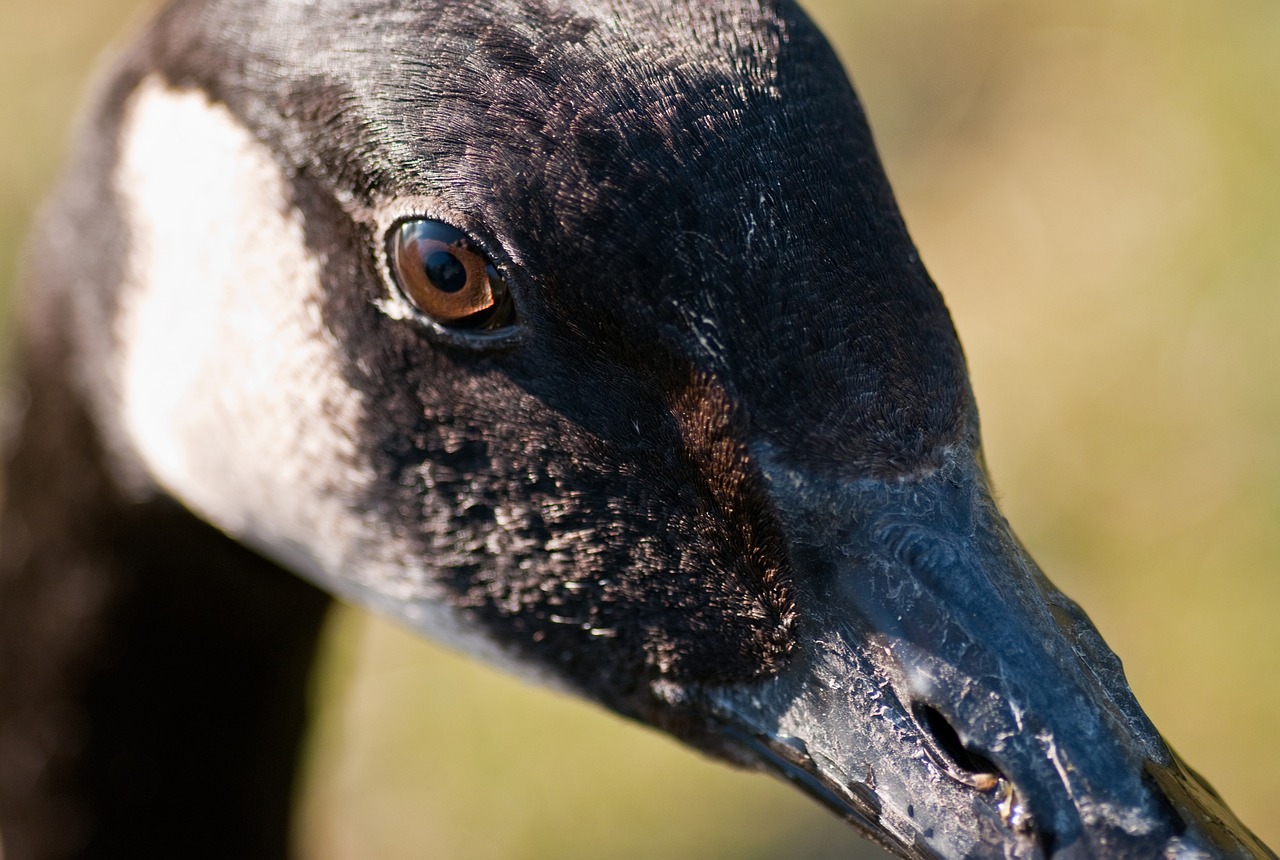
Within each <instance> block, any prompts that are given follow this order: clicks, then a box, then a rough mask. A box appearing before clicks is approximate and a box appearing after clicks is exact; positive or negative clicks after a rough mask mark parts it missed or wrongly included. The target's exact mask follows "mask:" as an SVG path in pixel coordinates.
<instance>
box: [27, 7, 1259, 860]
mask: <svg viewBox="0 0 1280 860" xmlns="http://www.w3.org/2000/svg"><path fill="white" fill-rule="evenodd" d="M89 129H90V133H89V135H88V136H87V138H86V142H85V144H84V146H83V148H82V150H81V152H80V154H79V155H78V157H77V159H76V161H75V166H74V167H73V170H72V172H71V173H70V174H69V177H68V180H67V182H66V184H65V185H64V191H63V193H62V194H61V195H60V197H59V198H58V200H57V201H56V202H55V204H54V205H53V206H52V207H51V208H50V209H49V211H48V213H47V214H46V218H45V221H44V229H43V232H42V234H41V239H40V242H39V244H38V246H37V251H36V256H37V258H38V262H37V266H38V267H39V269H40V271H41V275H40V280H41V281H42V282H43V283H45V284H49V285H55V286H53V287H51V288H50V289H48V290H46V291H45V292H43V293H42V294H41V295H39V296H37V297H36V299H35V301H36V304H37V307H36V312H35V318H36V319H38V320H40V321H41V322H42V325H44V326H45V327H46V328H47V329H49V330H53V329H56V328H60V327H69V328H70V330H71V331H72V332H74V338H73V340H74V342H75V343H77V344H78V347H77V349H78V352H77V354H76V355H75V356H74V361H75V362H76V364H77V376H78V378H79V379H80V380H81V382H82V384H83V386H84V390H85V392H86V396H87V397H88V398H89V400H90V401H91V406H92V409H93V411H94V413H95V415H96V416H97V420H98V423H99V426H100V427H101V428H102V431H103V433H104V434H105V437H106V439H107V441H108V443H109V444H110V446H111V449H112V451H113V452H114V457H115V462H116V469H117V472H118V474H119V476H120V480H121V481H122V482H123V483H126V484H127V485H128V486H130V487H132V488H133V491H134V492H135V493H137V494H140V495H144V494H147V493H154V492H163V493H167V494H170V495H172V496H174V497H175V498H176V499H178V500H180V501H181V502H182V503H183V504H185V505H187V506H188V507H189V508H191V509H192V510H193V511H195V512H196V513H197V514H199V515H200V516H202V517H204V518H206V519H207V520H209V521H210V522H211V523H213V524H215V525H217V526H218V527H219V528H221V529H223V530H224V531H226V532H227V533H228V534H230V535H232V536H234V537H236V538H237V539H239V540H242V541H244V542H245V543H246V544H248V545H250V546H252V547H254V548H256V549H258V550H260V551H262V552H263V553H265V554H266V555H268V556H270V557H272V558H274V559H276V560H278V561H279V562H281V563H282V564H284V565H286V566H288V567H290V568H291V569H293V570H295V571H297V572H298V573H299V574H301V575H303V576H306V577H308V578H310V579H312V580H313V581H315V582H317V583H319V584H320V585H322V586H323V587H325V588H327V589H329V590H331V591H333V592H334V593H337V594H340V595H343V596H345V597H347V598H349V599H351V600H353V601H356V602H358V603H361V604H364V605H367V606H370V607H372V608H374V609H376V610H378V611H380V612H383V613H385V614H388V615H390V616H392V617H395V618H398V619H400V620H401V621H403V622H405V623H406V624H408V625H410V626H412V627H414V628H416V629H419V630H421V631H422V632H423V633H425V634H427V635H430V636H434V637H437V638H439V639H442V640H444V641H446V642H448V643H450V644H452V645H454V646H455V647H458V648H460V649H462V650H465V651H468V652H471V653H474V654H476V655H478V656H481V657H483V658H485V659H489V660H492V661H495V662H497V663H500V664H502V665H505V666H508V667H510V668H512V669H514V670H516V671H518V672H520V673H522V674H524V675H526V676H532V677H536V678H538V679H541V680H543V681H545V682H547V683H550V684H553V685H556V686H560V687H563V688H566V689H568V690H571V691H573V692H575V693H577V694H580V695H582V696H585V697H587V698H589V699H592V700H594V701H597V702H599V703H601V704H603V705H605V706H606V707H609V708H611V709H613V710H615V711H617V712H619V713H621V714H624V715H627V716H629V717H633V718H635V719H637V720H641V721H644V722H647V723H650V724H653V725H655V726H657V727H659V728H661V729H663V730H665V731H667V732H669V733H671V734H673V735H675V736H676V737H678V738H680V739H682V740H684V741H686V742H687V743H690V744H692V745H694V746H697V747H699V748H701V749H703V750H705V751H707V752H709V753H711V754H712V755H715V756H718V757H721V758H723V759H726V760H729V761H731V762H734V763H737V764H741V765H746V766H749V767H756V768H760V769H763V770H767V771H770V772H772V773H774V774H776V775H779V776H781V777H783V778H785V779H788V780H790V781H792V782H794V783H795V784H796V785H797V786H798V787H800V788H801V789H802V790H804V791H806V792H808V793H809V794H811V795H813V796H814V797H815V798H817V799H818V800H820V801H821V802H822V803H824V804H826V805H827V806H829V807H830V808H831V809H832V810H834V811H835V812H836V813H837V814H839V815H841V816H843V817H844V818H846V819H847V820H848V821H849V822H850V823H851V824H852V825H853V826H854V827H856V828H857V829H858V830H859V831H861V832H862V833H863V834H864V835H866V836H868V837H869V838H871V839H873V840H875V841H877V842H879V843H881V844H883V845H885V846H886V847H888V848H889V849H891V850H893V851H895V852H897V853H898V854H899V855H901V856H903V857H918V858H932V857H1064V858H1065V857H1088V856H1117V857H1119V856H1168V857H1199V856H1224V857H1226V856H1231V857H1237V856H1238V857H1251V856H1271V855H1270V854H1269V852H1268V851H1267V849H1266V848H1265V846H1262V845H1261V844H1260V843H1259V842H1258V841H1257V840H1256V838H1255V837H1253V835H1252V834H1251V833H1249V831H1248V830H1247V829H1246V828H1245V827H1244V826H1243V825H1241V824H1240V823H1239V822H1238V821H1237V820H1236V819H1235V818H1234V816H1233V815H1232V814H1231V813H1230V811H1229V810H1227V809H1226V808H1225V806H1224V805H1223V804H1222V803H1221V801H1220V800H1219V799H1218V798H1217V796H1216V795H1215V794H1214V793H1213V791H1212V790H1211V789H1210V788H1209V787H1208V786H1207V785H1206V784H1205V783H1204V782H1203V781H1201V780H1200V779H1199V777H1197V776H1196V775H1195V774H1194V773H1193V772H1192V771H1190V770H1189V769H1188V768H1186V767H1185V766H1184V765H1183V764H1182V763H1181V762H1180V761H1179V759H1178V758H1177V756H1176V755H1175V754H1174V753H1172V752H1171V751H1170V749H1169V748H1168V746H1167V745H1166V744H1165V743H1164V741H1163V740H1162V739H1161V737H1160V735H1159V734H1158V732H1157V731H1156V730H1155V728H1154V727H1153V726H1152V725H1151V723H1150V721H1149V720H1148V719H1147V718H1146V716H1145V715H1144V714H1143V712H1142V710H1141V708H1140V707H1139V706H1138V704H1137V702H1136V701H1135V700H1134V698H1133V696H1132V694H1131V693H1130V691H1129V688H1128V685H1127V683H1126V681H1125V679H1124V675H1123V672H1122V670H1121V667H1120V664H1119V661H1118V660H1117V659H1116V657H1115V656H1114V655H1113V654H1112V653H1111V652H1110V651H1109V650H1108V648H1107V647H1106V645H1105V644H1104V643H1103V641H1102V640H1101V638H1100V637H1099V635H1098V634H1097V632H1096V631H1095V630H1094V628H1093V626H1092V625H1091V624H1090V623H1089V621H1088V619H1087V618H1086V617H1085V615H1084V614H1083V613H1082V612H1081V611H1080V609H1079V608H1078V607H1077V606H1076V605H1075V604H1074V603H1072V602H1071V601H1070V600H1069V599H1067V598H1066V597H1065V596H1063V595H1062V594H1061V593H1060V592H1058V591H1057V590H1056V589H1055V588H1054V587H1053V586H1052V584H1051V583H1050V582H1049V581H1048V580H1047V579H1046V578H1045V577H1044V575H1043V574H1042V573H1041V572H1040V571H1039V569H1038V568H1037V567H1036V566H1035V563H1034V562H1033V561H1032V560H1031V558H1030V557H1029V556H1028V554H1027V553H1026V551H1025V550H1024V548H1023V547H1022V546H1021V544H1020V543H1019V542H1018V540H1017V538H1016V537H1015V536H1014V534H1013V533H1012V531H1011V530H1010V528H1009V526H1008V524H1007V523H1006V522H1005V520H1004V518H1003V517H1002V516H1001V514H1000V512H999V510H998V508H997V506H996V504H995V502H994V501H993V499H992V495H991V491H990V488H989V484H988V481H987V478H986V473H985V468H984V465H983V461H982V452H981V441H980V434H979V425H978V417H977V411H976V408H975V405H974V400H973V396H972V393H971V390H970V388H969V384H968V380H967V372H966V368H965V363H964V357H963V354H962V351H961V348H960V345H959V341H958V339H957V336H956V333H955V331H954V328H953V326H952V323H951V320H950V318H949V315H948V313H947V310H946V308H945V306H944V304H943V302H942V299H941V297H940V295H939V294H938V292H937V290H936V288H935V287H934V286H933V284H932V283H931V281H930V279H929V277H928V275H927V273H926V271H925V269H924V267H923V266H922V265H921V263H920V260H919V257H918V255H917V254H916V252H915V249H914V248H913V246H912V243H911V241H910V238H909V237H908V235H907V231H906V229H905V227H904V225H903V222H902V219H901V217H900V215H899V213H898V210H897V208H896V204H895V202H894V199H893V196H892V193H891V191H890V189H889V186H888V183H887V181H886V179H885V177H884V175H883V171H882V170H881V167H880V165H879V162H878V159H877V156H876V153H875V149H874V146H873V143H872V140H871V135H870V132H869V130H868V128H867V125H866V121H865V119H864V117H863V114H862V110H861V108H860V106H859V104H858V101H857V98H856V96H855V95H854V93H853V91H852V89H851V88H850V85H849V83H848V82H847V80H846V78H845V75H844V72H843V71H842V69H841V67H840V65H839V63H838V61H837V60H836V58H835V57H834V55H833V54H832V52H831V50H830V49H829V47H828V46H827V45H826V43H825V41H824V40H823V39H822V37H821V35H820V34H819V33H818V32H817V30H816V29H815V28H814V26H813V25H812V23H811V22H809V20H808V19H807V18H806V17H805V16H804V15H803V13H801V12H800V11H799V10H798V9H797V8H796V7H795V6H794V5H792V4H790V3H786V2H780V3H765V4H761V3H758V2H757V3H751V2H737V1H736V0H726V2H722V3H716V4H702V3H683V2H675V3H671V4H667V5H664V6H662V7H656V6H653V5H651V4H648V3H641V2H614V3H603V2H601V3H594V2H568V0H565V2H559V0H523V2H514V0H478V2H469V3H465V4H464V3H443V2H425V0H422V1H421V2H411V3H404V2H398V3H391V2H383V1H382V0H370V2H363V3H356V4H353V3H340V2H332V0H317V2H311V3H305V4H304V3H296V2H284V0H271V1H270V2H259V0H255V2H248V0H202V2H180V3H177V4H174V5H173V6H171V7H170V8H169V9H167V10H166V11H165V12H164V13H162V14H161V15H160V16H159V18H158V19H157V20H156V22H155V23H154V25H153V26H152V27H151V28H150V29H149V30H148V31H147V33H146V34H145V35H144V36H143V37H142V38H141V39H140V40H139V41H138V42H137V43H136V44H135V45H134V46H133V47H132V48H131V49H130V50H129V51H127V52H126V53H125V54H124V55H123V57H122V58H121V59H120V61H119V62H118V63H117V66H116V68H115V69H114V71H113V73H112V75H111V77H110V78H109V79H108V80H107V82H106V84H105V85H104V86H103V88H102V91H101V98H100V100H99V104H98V107H97V109H96V111H95V113H94V114H93V116H92V117H91V120H90V124H89ZM69 230H70V231H74V234H75V236H76V247H75V248H74V249H73V250H69V249H67V247H66V237H67V235H68V231H69Z"/></svg>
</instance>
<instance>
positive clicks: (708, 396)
mask: <svg viewBox="0 0 1280 860" xmlns="http://www.w3.org/2000/svg"><path fill="white" fill-rule="evenodd" d="M156 97H157V99H161V102H160V104H164V99H166V97H168V96H166V95H164V93H161V95H160V96H156ZM182 104H183V105H192V102H189V101H184V102H182ZM195 113H196V114H202V113H205V111H202V110H201V111H195ZM170 115H177V114H170ZM140 122H141V120H140ZM210 131H212V129H210ZM192 139H196V138H192ZM198 139H200V141H202V142H207V141H211V139H216V136H215V134H210V136H207V137H200V138H198ZM143 155H146V154H143ZM152 165H156V166H159V165H157V164H156V163H155V161H151V160H150V159H146V157H142V156H140V161H138V166H141V168H146V169H147V170H150V168H151V166H152ZM147 170H143V171H141V173H140V174H138V175H140V177H141V178H143V182H145V180H146V175H147ZM154 173H155V174H160V173H161V171H160V170H159V169H156V170H155V171H154ZM168 178H169V179H179V178H180V179H186V178H187V177H186V174H178V175H169V177H168ZM173 187H177V188H179V189H180V188H182V186H180V183H178V184H175V186H165V187H163V188H160V189H156V191H157V193H164V192H166V191H169V189H170V188H173ZM201 191H204V192H206V193H205V195H202V196H198V197H196V198H198V200H202V201H209V200H216V198H218V196H216V188H201ZM191 198H192V197H189V196H188V200H191ZM431 220H439V219H431ZM197 223H198V221H197ZM108 227H110V225H108ZM184 227H186V225H184ZM308 227H310V224H308ZM392 227H394V225H392ZM412 229H415V230H420V229H422V228H421V225H419V224H415V225H412ZM433 229H435V228H433ZM392 233H394V235H396V237H397V239H396V241H401V242H403V233H404V230H403V229H401V228H398V227H394V230H392ZM392 233H389V235H390V234H392ZM197 235H198V237H200V238H205V237H214V238H216V234H215V233H197ZM428 238H430V241H439V234H431V235H430V237H428ZM389 241H390V239H389ZM452 241H453V239H451V242H452ZM413 242H417V243H421V242H422V234H420V233H417V234H415V238H413ZM155 244H156V246H157V247H160V248H161V250H164V246H165V243H163V242H155ZM169 247H172V244H170V246H169ZM215 247H216V246H215ZM397 247H398V246H397ZM195 251H197V252H198V251H201V250H200V248H196V250H195ZM197 259H200V260H201V265H204V264H205V262H209V264H216V262H218V261H216V260H205V259H202V257H197ZM102 260H105V257H100V260H99V261H102ZM179 262H182V261H179ZM186 265H191V259H189V257H188V259H187V260H186ZM392 296H394V294H392ZM186 298H187V297H184V301H186ZM192 298H198V297H192ZM401 298H403V297H401ZM383 310H384V311H385V312H388V314H393V312H396V308H394V307H390V306H385V305H384V307H383ZM138 312H140V314H146V311H145V310H143V311H138ZM399 312H401V314H402V315H404V307H403V305H401V307H399ZM401 321H403V320H401ZM143 323H145V320H143ZM142 328H146V325H143V326H142ZM152 333H154V334H159V333H157V331H155V330H154V329H152ZM165 334H168V333H165ZM184 334H186V333H184ZM191 334H192V335H197V334H198V333H196V331H192V333H191ZM143 342H145V340H143ZM197 343H198V340H197V339H195V338H192V339H189V340H188V342H187V346H188V347H189V346H196V344H197ZM931 343H936V342H934V340H933V339H931ZM134 361H136V362H137V363H138V365H145V366H146V367H148V369H154V367H155V366H156V365H155V363H154V362H150V361H143V360H141V358H137V360H134ZM321 381H323V380H321ZM699 385H700V384H699ZM147 392H154V389H152V388H145V389H143V390H142V393H143V394H146V393H147ZM691 397H694V398H695V401H698V402H700V403H708V402H716V401H717V398H722V397H723V395H721V394H718V393H716V392H713V390H712V392H703V393H699V394H695V395H691ZM140 408H142V407H140ZM147 408H160V410H163V408H164V404H163V403H161V404H159V406H157V404H154V403H152V404H150V406H148V407H147ZM143 411H146V410H143ZM673 415H677V418H678V410H677V411H675V412H673ZM595 417H599V416H595ZM141 424H142V425H145V424H146V421H142V422H141ZM713 430H714V427H713ZM717 439H718V436H717ZM463 442H465V440H463ZM157 449H159V448H157ZM460 450H462V452H463V453H465V454H467V452H466V450H465V448H461V449H460ZM448 453H449V454H451V456H452V454H458V450H449V452H448ZM467 456H471V454H467ZM152 468H155V467H154V466H152ZM244 489H246V490H247V489H250V488H244ZM221 500H223V502H225V500H227V499H225V498H223V499H221ZM215 502H216V499H215ZM221 525H224V526H225V525H227V523H225V522H224V523H221ZM227 527H229V529H233V530H234V531H237V532H239V534H246V532H247V531H252V530H251V529H250V527H248V526H244V525H243V523H241V527H237V526H234V525H233V526H227ZM271 549H273V550H274V552H275V553H276V554H279V553H284V552H288V550H287V549H282V548H280V546H271ZM925 561H928V559H925ZM803 617H804V616H801V618H803ZM607 631H608V628H596V632H607ZM535 632H536V631H535ZM604 639H608V636H607V635H605V636H604ZM657 654H658V655H657V657H655V658H654V659H655V660H657V663H658V664H659V669H663V667H662V665H660V663H662V660H663V659H672V660H676V662H677V663H678V660H681V659H686V658H689V657H690V654H689V651H687V650H680V649H677V650H675V651H673V653H664V651H663V650H662V649H658V653H657ZM671 668H673V669H675V671H676V672H678V665H676V664H675V663H673V664H672V667H671ZM663 671H666V669H663ZM676 677H677V678H678V674H677V676H676ZM663 680H666V678H663ZM677 692H678V691H677ZM924 706H925V708H933V706H932V705H928V704H925V705H924ZM933 713H937V709H933ZM923 714H924V715H923V718H922V719H923V722H924V723H932V722H936V721H937V719H938V718H937V717H936V715H934V717H931V712H929V710H924V712H923ZM916 717H919V715H916ZM936 733H937V732H936ZM943 746H946V744H943ZM787 749H791V747H787ZM943 752H945V750H943ZM954 764H955V763H954ZM970 764H973V763H970ZM983 767H984V765H983ZM970 769H972V768H970ZM961 776H963V774H961ZM969 776H970V777H973V778H974V779H977V777H974V774H973V773H970V774H969ZM978 776H992V774H989V773H983V772H982V769H980V768H979V770H978ZM1015 782H1016V779H1015ZM1009 818H1010V819H1012V818H1016V816H1014V815H1010V816H1009ZM1057 833H1059V836H1062V834H1064V832H1062V831H1059V832H1057ZM1041 834H1042V837H1044V836H1046V833H1044V831H1043V828H1042V832H1041ZM1066 834H1068V836H1069V834H1070V832H1069V831H1068V832H1066Z"/></svg>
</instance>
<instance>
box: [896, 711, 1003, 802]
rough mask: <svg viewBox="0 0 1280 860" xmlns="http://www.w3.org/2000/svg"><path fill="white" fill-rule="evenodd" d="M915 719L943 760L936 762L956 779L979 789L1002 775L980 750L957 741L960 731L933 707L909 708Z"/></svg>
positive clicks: (993, 783) (997, 781)
mask: <svg viewBox="0 0 1280 860" xmlns="http://www.w3.org/2000/svg"><path fill="white" fill-rule="evenodd" d="M913 711H914V712H915V717H916V722H918V723H919V724H920V726H921V727H922V728H923V729H925V732H926V733H927V734H928V735H929V737H930V738H931V739H932V740H933V742H934V745H935V746H936V748H937V752H940V753H941V754H942V755H943V756H945V758H946V761H943V762H940V763H941V764H942V765H943V766H944V767H945V768H946V769H947V770H948V771H951V772H952V775H953V776H956V777H957V778H958V779H960V781H962V782H964V783H967V784H969V785H972V786H974V787H975V788H979V789H982V790H989V789H993V788H995V787H996V785H997V784H998V783H999V781H1000V780H1001V779H1004V778H1005V775H1004V773H1002V772H1001V770H1000V768H998V767H996V764H995V762H993V761H992V760H991V759H989V758H987V757H986V756H984V755H983V754H982V753H979V752H974V751H973V750H971V749H969V748H967V747H966V746H965V745H964V742H963V741H961V740H960V734H959V733H958V732H957V731H956V730H955V729H954V728H952V726H951V723H949V722H947V718H946V717H944V716H942V714H941V713H939V711H938V710H937V709H936V708H933V707H930V706H929V705H926V704H924V703H922V702H917V703H916V705H915V707H914V708H913Z"/></svg>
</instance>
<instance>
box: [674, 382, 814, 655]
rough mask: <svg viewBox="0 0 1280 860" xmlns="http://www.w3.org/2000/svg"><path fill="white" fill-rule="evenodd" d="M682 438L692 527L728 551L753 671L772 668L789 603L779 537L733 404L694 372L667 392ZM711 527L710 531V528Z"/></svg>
mask: <svg viewBox="0 0 1280 860" xmlns="http://www.w3.org/2000/svg"><path fill="white" fill-rule="evenodd" d="M670 408H671V414H672V416H673V417H674V419H675V421H676V425H677V427H678V429H679V433H680V441H681V443H682V450H681V451H680V455H681V457H682V458H683V459H684V460H685V462H686V463H687V464H688V465H689V466H690V467H691V468H690V469H689V473H690V474H693V475H695V476H696V483H697V491H698V494H699V500H698V501H699V504H698V508H699V510H698V519H699V520H700V528H699V529H698V530H699V531H704V530H705V531H706V532H708V534H707V535H706V536H707V537H708V538H710V540H708V541H707V542H706V544H707V545H716V546H721V547H724V548H725V550H726V551H728V552H731V553H732V554H733V555H734V558H732V559H726V561H727V562H729V563H728V564H726V565H725V566H726V568H727V569H729V570H732V571H734V572H735V573H737V574H738V575H739V576H740V577H741V580H742V581H741V582H740V583H739V584H740V585H741V587H742V589H743V591H744V592H746V593H747V594H749V595H751V598H752V600H751V603H750V605H749V606H746V607H743V609H744V610H745V612H746V614H747V616H748V617H749V618H751V620H753V621H755V622H757V623H756V625H753V626H754V629H755V630H756V631H757V633H756V636H757V637H758V638H757V641H756V642H754V643H752V644H753V645H754V646H755V648H754V650H756V651H757V653H758V654H759V656H760V657H761V658H762V660H761V662H760V667H759V668H760V671H759V672H758V674H759V675H769V674H772V673H773V672H775V671H776V670H777V668H778V667H779V665H780V664H781V662H782V661H783V660H784V659H785V658H786V656H787V655H788V654H790V652H791V650H792V648H793V647H794V644H795V641H794V636H793V627H794V625H795V604H794V601H793V597H792V586H791V573H790V566H789V563H788V560H787V551H786V539H785V536H784V534H783V531H782V528H781V526H780V524H779V522H778V519H777V517H776V515H775V514H774V511H773V506H772V503H771V502H770V500H769V496H768V494H767V493H766V492H765V490H764V484H763V479H762V478H761V476H760V473H759V470H758V469H756V467H755V465H754V464H753V463H752V461H751V459H750V457H749V456H748V453H747V448H746V445H745V444H744V443H743V442H742V440H741V439H740V438H739V436H738V435H737V434H736V432H735V423H736V422H735V420H734V417H735V416H734V405H733V402H732V401H731V400H730V398H729V395H728V394H727V393H726V392H725V390H724V388H723V387H722V386H721V385H720V383H719V382H718V381H717V380H716V379H715V378H714V377H712V376H710V375H708V374H702V373H695V374H694V375H693V377H692V378H691V379H690V380H689V383H688V384H687V385H686V386H685V387H683V388H682V389H680V390H678V391H677V392H676V393H675V394H674V396H673V397H672V399H671V407H670ZM717 532H718V534H716V533H717Z"/></svg>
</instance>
